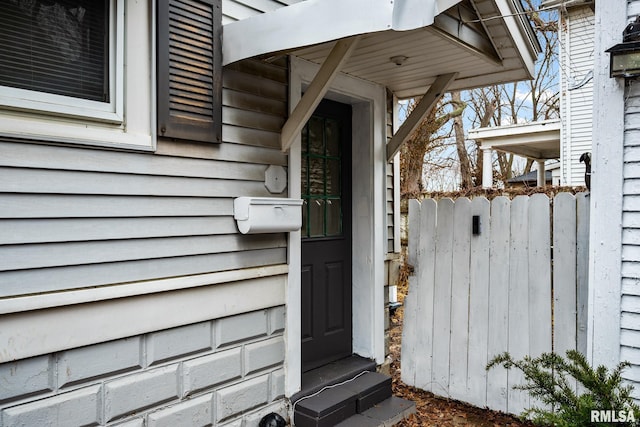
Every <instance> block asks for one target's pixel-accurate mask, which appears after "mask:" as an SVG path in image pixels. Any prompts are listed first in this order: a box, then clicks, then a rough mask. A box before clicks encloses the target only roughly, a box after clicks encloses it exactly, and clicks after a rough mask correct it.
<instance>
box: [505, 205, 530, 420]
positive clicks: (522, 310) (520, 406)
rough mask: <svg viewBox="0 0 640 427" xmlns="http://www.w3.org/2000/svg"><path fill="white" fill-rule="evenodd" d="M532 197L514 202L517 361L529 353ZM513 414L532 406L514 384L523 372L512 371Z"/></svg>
mask: <svg viewBox="0 0 640 427" xmlns="http://www.w3.org/2000/svg"><path fill="white" fill-rule="evenodd" d="M528 211H529V197H527V196H518V197H516V198H515V199H513V201H512V202H511V236H510V239H509V251H510V259H509V267H510V268H509V308H508V313H509V314H508V324H509V347H508V350H509V353H510V354H511V355H512V356H513V357H515V358H516V359H521V358H523V357H524V356H526V355H528V354H529V216H528ZM507 375H508V378H509V390H508V397H507V402H508V405H509V411H512V412H515V413H520V412H522V411H523V410H524V409H525V408H527V407H528V406H529V398H528V395H527V394H526V393H524V392H523V391H521V390H514V388H513V386H514V385H519V384H523V383H524V376H523V374H522V373H521V372H520V371H517V370H514V369H512V370H510V371H509V372H508V374H507Z"/></svg>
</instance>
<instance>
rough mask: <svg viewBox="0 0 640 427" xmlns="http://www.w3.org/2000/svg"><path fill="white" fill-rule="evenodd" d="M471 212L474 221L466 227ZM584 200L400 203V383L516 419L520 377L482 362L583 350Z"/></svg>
mask: <svg viewBox="0 0 640 427" xmlns="http://www.w3.org/2000/svg"><path fill="white" fill-rule="evenodd" d="M474 216H477V217H478V218H477V219H476V222H478V220H479V223H478V224H477V227H475V228H476V229H475V230H474V227H473V222H474ZM588 230H589V197H588V195H586V194H584V193H580V194H577V195H576V196H573V195H572V194H570V193H560V194H558V195H557V196H556V197H555V198H554V199H552V200H550V199H549V198H548V197H547V196H546V195H544V194H536V195H533V196H518V197H516V198H515V199H513V200H509V199H508V198H506V197H497V198H495V199H493V200H492V201H491V202H490V201H489V200H487V199H486V198H484V197H479V198H474V199H473V200H469V199H467V198H461V199H458V200H456V201H455V202H454V201H452V200H451V199H442V200H439V201H434V200H432V199H427V200H424V201H422V202H421V203H420V202H418V201H416V200H411V201H410V203H409V242H408V245H409V248H408V262H409V263H410V264H411V265H413V267H414V272H413V275H412V276H411V277H410V279H409V293H408V295H407V297H406V299H405V314H404V325H403V333H402V380H403V382H404V383H406V384H408V385H412V386H415V387H418V388H421V389H424V390H428V391H432V392H433V393H434V394H436V395H440V396H445V397H450V398H453V399H456V400H461V401H465V402H469V403H471V404H473V405H476V406H479V407H489V408H491V409H495V410H500V411H503V412H509V413H514V414H520V413H521V412H522V411H523V410H524V409H526V408H528V407H529V406H530V404H531V403H532V402H530V400H529V397H528V395H527V394H526V393H523V392H521V391H517V390H513V388H512V387H513V386H514V385H516V384H520V383H521V382H522V380H523V378H522V375H521V374H520V373H519V372H517V371H514V370H511V371H506V370H505V369H503V368H501V367H496V368H493V369H491V370H490V371H488V372H487V371H486V369H485V367H486V365H487V363H488V361H489V360H491V358H493V357H494V356H495V355H497V354H500V353H502V352H504V351H508V352H510V353H511V355H512V356H514V357H515V358H518V359H520V358H522V357H523V356H525V355H530V356H533V357H535V356H538V355H539V354H541V353H543V352H549V351H555V352H558V353H561V354H564V353H565V352H566V350H568V349H574V348H577V349H578V350H580V351H582V352H586V320H587V316H586V315H587V313H586V306H587V294H586V292H587V272H588V265H587V259H588V235H589V232H588Z"/></svg>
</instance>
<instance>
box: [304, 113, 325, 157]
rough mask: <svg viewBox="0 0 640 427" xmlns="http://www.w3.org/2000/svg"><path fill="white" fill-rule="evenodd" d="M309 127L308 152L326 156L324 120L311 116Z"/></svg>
mask: <svg viewBox="0 0 640 427" xmlns="http://www.w3.org/2000/svg"><path fill="white" fill-rule="evenodd" d="M307 127H308V129H309V147H308V152H309V153H311V154H318V155H320V156H324V120H323V119H322V118H320V117H314V116H311V118H310V119H309V124H308V125H307Z"/></svg>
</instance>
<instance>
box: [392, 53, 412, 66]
mask: <svg viewBox="0 0 640 427" xmlns="http://www.w3.org/2000/svg"><path fill="white" fill-rule="evenodd" d="M407 59H409V57H407V56H404V55H398V56H392V57H391V58H389V61H391V62H393V63H394V64H396V65H397V66H398V67H399V66H401V65H403V64H404V63H405V62H406V61H407Z"/></svg>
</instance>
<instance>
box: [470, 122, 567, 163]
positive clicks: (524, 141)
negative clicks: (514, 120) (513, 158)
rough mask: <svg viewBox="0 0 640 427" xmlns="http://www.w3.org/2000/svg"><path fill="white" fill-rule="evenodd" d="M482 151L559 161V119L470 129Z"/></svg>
mask: <svg viewBox="0 0 640 427" xmlns="http://www.w3.org/2000/svg"><path fill="white" fill-rule="evenodd" d="M468 136H469V139H475V140H476V141H480V143H481V148H482V149H493V150H498V151H505V152H508V153H514V154H518V155H520V156H523V157H528V158H530V159H535V160H546V159H558V158H560V120H559V119H554V120H546V121H541V122H533V123H525V124H516V125H510V126H496V127H486V128H477V129H471V130H469V135H468Z"/></svg>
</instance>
